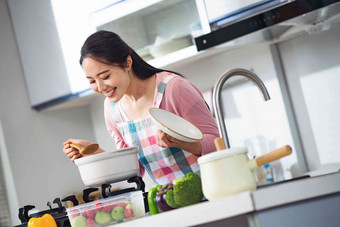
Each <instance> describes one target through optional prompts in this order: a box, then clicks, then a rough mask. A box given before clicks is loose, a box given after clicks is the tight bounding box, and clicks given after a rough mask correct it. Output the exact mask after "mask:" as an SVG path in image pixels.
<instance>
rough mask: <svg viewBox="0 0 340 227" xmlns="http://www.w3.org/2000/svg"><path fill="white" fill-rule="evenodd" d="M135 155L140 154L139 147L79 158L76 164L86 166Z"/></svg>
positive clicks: (75, 161)
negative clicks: (104, 160)
mask: <svg viewBox="0 0 340 227" xmlns="http://www.w3.org/2000/svg"><path fill="white" fill-rule="evenodd" d="M133 153H136V154H137V153H138V147H136V146H133V147H126V148H122V149H119V150H114V151H106V152H103V153H99V154H95V155H91V156H87V157H84V158H78V159H76V160H74V163H75V164H76V165H77V166H81V165H84V164H88V163H91V162H96V161H100V160H103V159H109V158H113V157H117V156H121V155H129V154H133Z"/></svg>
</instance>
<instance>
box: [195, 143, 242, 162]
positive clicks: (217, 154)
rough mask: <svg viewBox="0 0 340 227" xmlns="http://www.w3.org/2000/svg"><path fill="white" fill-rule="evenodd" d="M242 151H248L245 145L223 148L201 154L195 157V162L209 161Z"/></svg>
mask: <svg viewBox="0 0 340 227" xmlns="http://www.w3.org/2000/svg"><path fill="white" fill-rule="evenodd" d="M243 153H248V149H247V148H246V147H235V148H230V149H225V150H220V151H215V152H212V153H210V154H207V155H203V156H201V157H199V158H198V159H197V162H198V164H199V165H201V164H203V163H206V162H211V161H214V160H218V159H222V158H226V157H230V156H234V155H239V154H243Z"/></svg>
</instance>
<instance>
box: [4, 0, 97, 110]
mask: <svg viewBox="0 0 340 227" xmlns="http://www.w3.org/2000/svg"><path fill="white" fill-rule="evenodd" d="M8 5H9V10H10V14H11V20H12V24H13V29H14V32H15V36H16V41H17V45H18V51H19V55H20V58H21V65H22V70H23V74H24V77H25V82H26V88H27V92H28V98H29V101H30V104H31V106H32V107H33V108H34V109H37V110H42V109H44V108H47V107H50V106H54V105H57V104H59V103H62V102H65V101H69V100H72V99H75V98H78V97H81V96H86V95H88V94H89V93H91V91H90V89H89V84H88V82H87V83H85V84H84V83H82V86H80V87H79V86H78V88H77V89H74V88H73V87H74V86H73V84H71V83H70V77H72V76H73V77H77V76H79V77H83V75H82V74H80V75H78V74H77V73H70V72H69V71H68V69H67V67H66V60H65V56H64V55H63V51H62V45H61V41H60V39H59V35H60V34H58V29H57V25H56V21H55V17H54V11H53V7H52V4H51V1H41V0H32V1H20V0H13V1H8ZM75 42H78V40H75ZM78 45H79V44H78ZM78 56H79V49H77V58H78ZM77 60H78V59H73V60H72V62H73V64H74V65H75V66H74V67H77V68H79V70H80V66H79V63H78V61H77ZM84 79H85V78H84ZM85 80H86V79H85ZM79 84H80V81H78V82H77V84H76V85H79Z"/></svg>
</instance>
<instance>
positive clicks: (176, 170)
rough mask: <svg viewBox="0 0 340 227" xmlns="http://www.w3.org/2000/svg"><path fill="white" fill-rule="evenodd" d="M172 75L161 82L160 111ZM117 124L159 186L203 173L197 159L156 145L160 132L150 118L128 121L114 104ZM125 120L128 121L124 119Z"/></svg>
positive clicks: (158, 95)
mask: <svg viewBox="0 0 340 227" xmlns="http://www.w3.org/2000/svg"><path fill="white" fill-rule="evenodd" d="M172 78H173V76H171V74H169V75H168V76H166V77H165V78H164V79H163V81H162V82H160V84H159V86H158V88H157V90H156V91H155V93H156V95H155V99H154V102H153V107H156V108H158V107H159V105H160V103H161V101H162V98H163V94H164V91H165V88H166V85H167V83H168V82H169V81H170V80H171V79H172ZM111 107H112V108H113V109H112V110H113V113H115V114H114V120H115V121H116V122H117V125H118V128H119V131H120V133H121V134H122V136H123V138H124V141H125V143H126V144H127V145H128V146H138V147H139V151H138V158H139V161H140V162H141V163H142V164H143V166H144V168H145V170H146V171H147V172H148V173H149V175H150V176H151V178H152V180H153V181H154V182H155V183H156V184H162V185H164V184H166V183H169V182H171V181H173V180H174V179H176V178H177V177H181V176H185V175H186V174H187V173H189V172H193V173H199V166H198V164H197V157H196V156H195V155H193V154H191V153H190V152H187V151H184V150H182V149H180V148H177V147H171V148H162V147H159V146H158V145H157V144H156V138H155V135H156V134H157V128H156V126H155V125H154V123H153V122H152V120H151V117H150V116H147V117H146V118H142V119H136V120H128V119H127V117H126V116H125V114H124V112H123V111H122V110H121V108H120V107H119V104H116V103H111ZM124 118H125V119H124Z"/></svg>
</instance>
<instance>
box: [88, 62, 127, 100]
mask: <svg viewBox="0 0 340 227" xmlns="http://www.w3.org/2000/svg"><path fill="white" fill-rule="evenodd" d="M130 60H131V58H130V57H128V59H127V66H126V68H120V67H118V66H112V65H106V64H104V63H101V62H98V61H96V60H94V59H92V58H85V59H84V60H83V63H82V66H83V69H84V72H85V75H86V78H87V79H88V80H89V83H90V86H91V88H92V90H93V91H95V92H98V93H101V94H103V95H105V96H106V97H107V98H109V99H110V101H111V102H118V101H119V100H120V99H121V98H122V97H123V96H124V95H125V93H126V92H127V90H128V88H129V85H130V81H131V78H130V74H129V73H128V72H129V70H131V62H129V61H130Z"/></svg>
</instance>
